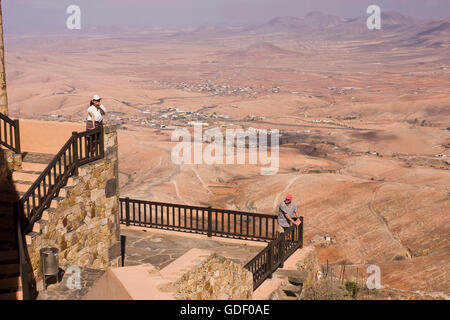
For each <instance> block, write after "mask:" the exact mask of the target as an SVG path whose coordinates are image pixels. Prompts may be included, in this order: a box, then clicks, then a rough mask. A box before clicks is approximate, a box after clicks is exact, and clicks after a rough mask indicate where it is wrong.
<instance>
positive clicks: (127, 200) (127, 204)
mask: <svg viewBox="0 0 450 320" xmlns="http://www.w3.org/2000/svg"><path fill="white" fill-rule="evenodd" d="M125 225H126V226H127V227H128V226H130V198H128V197H126V198H125Z"/></svg>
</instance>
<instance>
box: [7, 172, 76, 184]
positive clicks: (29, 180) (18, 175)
mask: <svg viewBox="0 0 450 320" xmlns="http://www.w3.org/2000/svg"><path fill="white" fill-rule="evenodd" d="M41 173H42V171H26V170H21V171H14V172H13V175H12V181H13V182H14V183H21V184H29V185H32V184H33V183H34V182H35V181H36V180H37V179H38V178H39V176H40V175H41ZM47 181H48V180H47ZM52 181H53V177H52ZM73 185H74V178H73V177H69V178H68V179H67V184H66V186H73Z"/></svg>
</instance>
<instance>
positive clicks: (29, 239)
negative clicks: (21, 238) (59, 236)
mask: <svg viewBox="0 0 450 320" xmlns="http://www.w3.org/2000/svg"><path fill="white" fill-rule="evenodd" d="M38 235H40V233H39V232H35V231H31V232H30V233H28V234H26V235H25V241H26V243H27V245H31V242H32V240H33V238H34V237H37V236H38Z"/></svg>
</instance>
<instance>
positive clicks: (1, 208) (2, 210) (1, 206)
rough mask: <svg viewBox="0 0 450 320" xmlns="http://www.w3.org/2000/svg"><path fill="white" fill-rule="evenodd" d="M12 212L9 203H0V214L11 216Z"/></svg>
mask: <svg viewBox="0 0 450 320" xmlns="http://www.w3.org/2000/svg"><path fill="white" fill-rule="evenodd" d="M13 212H14V208H13V206H11V203H0V214H8V213H10V214H12V213H13Z"/></svg>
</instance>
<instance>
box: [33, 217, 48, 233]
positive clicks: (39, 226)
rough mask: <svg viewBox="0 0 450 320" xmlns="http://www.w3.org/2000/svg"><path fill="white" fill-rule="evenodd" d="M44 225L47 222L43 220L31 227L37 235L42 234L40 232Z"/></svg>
mask: <svg viewBox="0 0 450 320" xmlns="http://www.w3.org/2000/svg"><path fill="white" fill-rule="evenodd" d="M46 223H47V220H44V219H41V220H39V221H36V223H35V224H34V225H33V231H34V232H37V233H39V234H42V230H43V229H44V226H45V224H46Z"/></svg>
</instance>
